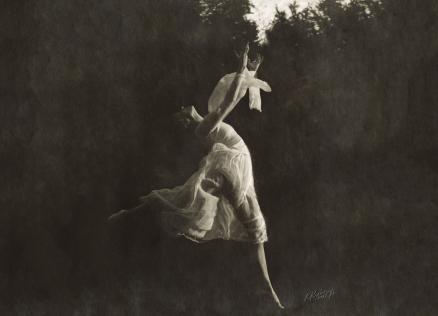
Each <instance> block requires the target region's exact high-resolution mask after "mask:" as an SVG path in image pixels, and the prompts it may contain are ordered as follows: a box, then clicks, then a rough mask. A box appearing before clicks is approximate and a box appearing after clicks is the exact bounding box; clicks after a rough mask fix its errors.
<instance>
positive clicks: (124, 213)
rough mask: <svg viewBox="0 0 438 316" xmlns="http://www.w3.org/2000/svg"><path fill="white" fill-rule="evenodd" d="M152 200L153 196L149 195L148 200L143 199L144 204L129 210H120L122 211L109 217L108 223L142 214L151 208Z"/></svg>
mask: <svg viewBox="0 0 438 316" xmlns="http://www.w3.org/2000/svg"><path fill="white" fill-rule="evenodd" d="M150 200H151V195H148V196H146V198H144V199H143V202H142V203H141V204H140V205H137V206H136V207H133V208H131V209H129V210H120V211H118V212H116V213H114V214H112V215H111V216H110V217H108V221H109V222H116V221H119V220H120V219H122V218H123V217H125V216H127V215H131V214H134V213H139V212H142V211H144V210H146V209H147V208H148V207H149V202H150Z"/></svg>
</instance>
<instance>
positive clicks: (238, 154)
mask: <svg viewBox="0 0 438 316" xmlns="http://www.w3.org/2000/svg"><path fill="white" fill-rule="evenodd" d="M208 141H209V142H210V144H211V146H212V147H211V150H210V152H209V153H208V155H207V156H205V157H204V158H203V159H202V161H201V163H200V164H199V168H198V170H197V171H196V172H195V173H194V174H193V175H192V176H191V177H190V178H189V179H188V180H187V181H186V183H184V184H183V185H181V186H178V187H175V188H173V189H162V190H154V191H152V193H151V195H153V196H155V197H157V198H158V201H160V202H161V204H162V206H163V207H162V212H161V221H162V225H163V228H164V229H165V230H166V231H167V232H168V233H169V234H171V235H173V236H184V237H186V238H189V239H191V240H193V241H197V242H202V241H208V240H212V239H219V238H220V239H226V240H229V239H231V240H237V241H246V242H253V243H261V242H265V241H267V234H266V224H265V220H264V218H263V215H262V212H261V210H260V206H259V204H258V201H257V196H256V192H255V189H254V179H253V173H252V163H251V155H250V153H249V151H248V148H247V147H246V145H245V143H244V142H243V140H242V139H241V138H240V136H239V135H238V134H237V133H236V131H235V130H234V129H233V128H232V127H231V126H230V125H228V124H226V123H220V124H219V125H218V126H217V127H216V128H215V129H214V130H213V131H212V132H211V133H210V135H209V136H208ZM215 174H221V175H222V176H223V177H224V178H225V179H226V181H228V182H229V184H230V185H231V187H232V188H233V191H234V195H235V196H236V199H235V201H233V203H232V202H231V201H229V200H228V199H227V198H226V197H225V195H224V194H219V195H218V196H215V195H212V194H210V193H208V192H207V191H206V190H204V188H203V186H202V183H203V182H205V181H207V182H209V183H211V184H212V185H219V186H220V185H221V184H219V183H217V179H215V178H214V176H212V175H215ZM245 200H246V201H249V203H248V204H249V205H251V211H250V214H249V215H248V216H247V217H246V218H245V219H244V220H242V219H241V220H239V219H238V218H237V217H236V207H238V206H240V205H241V204H242V203H243V202H245Z"/></svg>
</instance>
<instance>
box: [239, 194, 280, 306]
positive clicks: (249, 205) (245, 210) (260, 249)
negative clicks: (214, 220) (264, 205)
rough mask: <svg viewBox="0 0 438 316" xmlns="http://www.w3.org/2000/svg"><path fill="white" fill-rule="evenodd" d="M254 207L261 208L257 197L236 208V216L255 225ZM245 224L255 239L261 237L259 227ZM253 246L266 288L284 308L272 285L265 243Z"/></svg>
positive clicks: (278, 304)
mask: <svg viewBox="0 0 438 316" xmlns="http://www.w3.org/2000/svg"><path fill="white" fill-rule="evenodd" d="M254 209H259V207H258V202H257V200H256V199H255V198H247V199H246V200H245V201H244V202H243V203H242V204H241V205H240V206H239V207H238V208H236V216H237V218H238V219H239V220H240V221H241V222H242V223H248V220H249V221H250V222H251V223H252V224H253V225H254V224H257V222H256V221H253V220H251V216H253V215H252V212H253V210H254ZM244 226H245V227H246V228H247V230H248V233H249V234H250V235H251V234H253V235H254V240H258V239H259V237H260V236H257V235H258V234H260V231H258V229H256V228H255V227H251V226H252V225H251V224H244ZM251 247H254V251H255V256H256V259H257V262H258V265H259V268H260V272H261V273H262V276H263V281H264V288H265V290H266V291H267V292H268V293H269V294H270V295H271V296H272V299H273V300H274V302H275V303H276V304H277V306H278V307H279V308H281V309H283V308H284V306H283V305H282V304H281V302H280V300H279V299H278V296H277V293H275V290H274V288H273V287H272V284H271V280H270V278H269V273H268V266H267V264H266V256H265V248H264V246H263V243H257V244H256V245H251Z"/></svg>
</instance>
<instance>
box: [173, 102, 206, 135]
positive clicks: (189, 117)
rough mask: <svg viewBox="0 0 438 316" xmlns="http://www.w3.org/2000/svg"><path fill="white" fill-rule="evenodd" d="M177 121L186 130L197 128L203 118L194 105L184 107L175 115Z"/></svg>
mask: <svg viewBox="0 0 438 316" xmlns="http://www.w3.org/2000/svg"><path fill="white" fill-rule="evenodd" d="M174 119H175V121H176V122H177V123H178V124H179V125H181V126H183V127H184V128H188V129H190V128H195V127H196V126H198V124H199V122H201V121H202V116H201V115H199V113H198V112H197V111H196V109H195V107H194V106H193V105H189V106H182V107H181V109H180V110H179V111H178V112H176V113H175V114H174Z"/></svg>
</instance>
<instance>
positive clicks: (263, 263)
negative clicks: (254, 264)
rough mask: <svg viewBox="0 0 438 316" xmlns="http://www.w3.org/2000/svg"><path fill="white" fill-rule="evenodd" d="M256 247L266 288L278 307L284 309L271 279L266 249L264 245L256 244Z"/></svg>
mask: <svg viewBox="0 0 438 316" xmlns="http://www.w3.org/2000/svg"><path fill="white" fill-rule="evenodd" d="M255 247H256V249H255V250H256V252H257V261H258V264H259V267H260V270H261V272H262V275H263V279H264V281H265V285H266V288H267V290H268V291H269V293H270V294H271V295H272V298H273V299H274V301H275V303H276V304H277V306H278V307H280V308H281V309H283V308H284V306H283V305H282V304H281V302H280V300H279V299H278V296H277V293H275V290H274V288H273V287H272V284H271V280H270V279H269V273H268V266H267V264H266V256H265V248H264V246H263V243H259V244H256V245H255Z"/></svg>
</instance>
